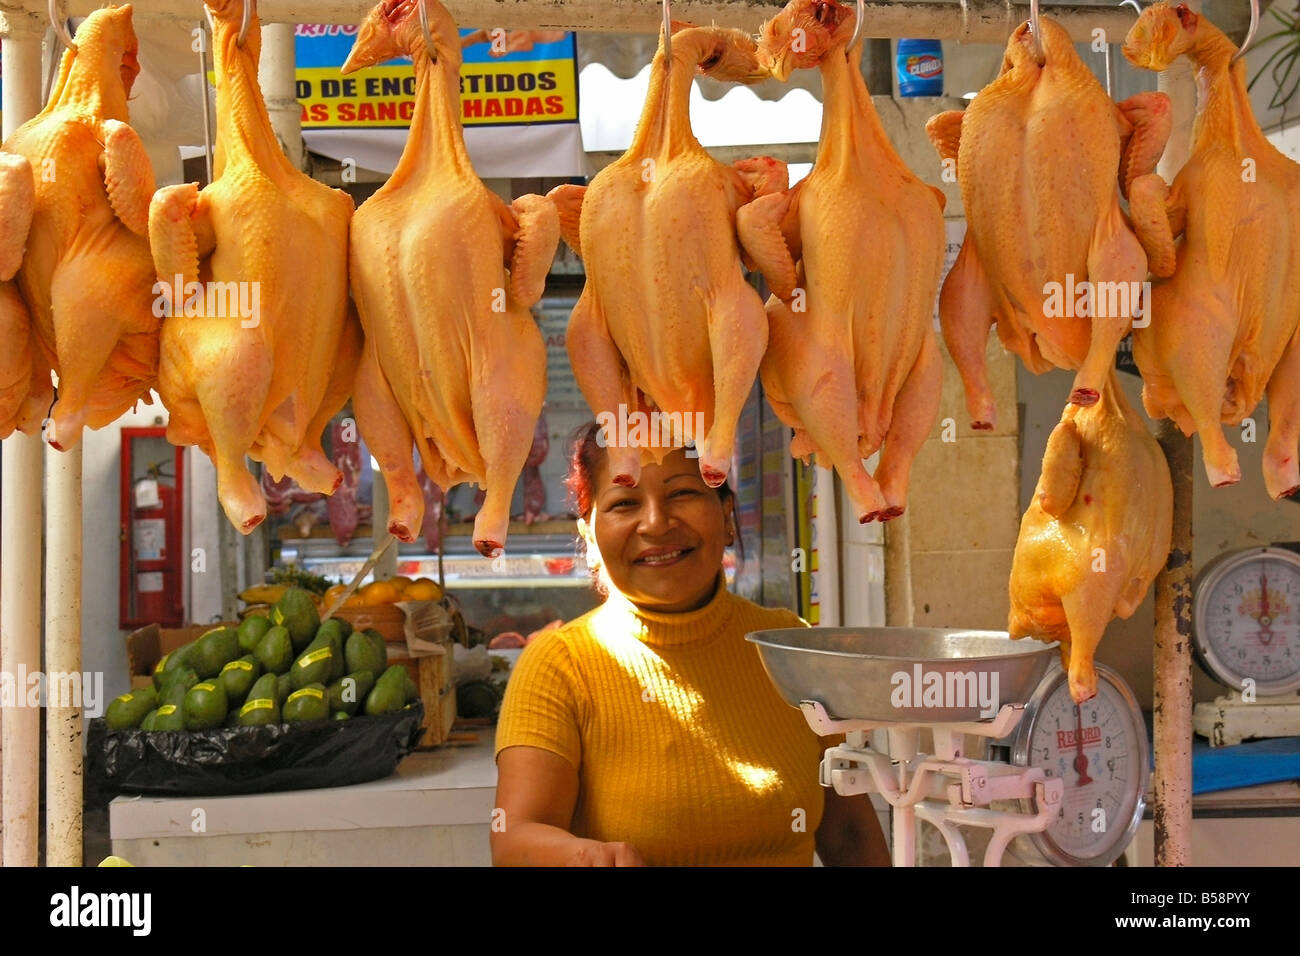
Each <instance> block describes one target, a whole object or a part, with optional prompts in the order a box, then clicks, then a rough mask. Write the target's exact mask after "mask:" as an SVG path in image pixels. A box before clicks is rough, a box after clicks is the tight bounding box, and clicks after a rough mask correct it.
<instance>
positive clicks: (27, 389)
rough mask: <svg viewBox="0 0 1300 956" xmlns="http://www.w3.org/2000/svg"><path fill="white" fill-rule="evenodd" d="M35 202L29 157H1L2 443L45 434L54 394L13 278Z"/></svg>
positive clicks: (0, 429) (0, 374)
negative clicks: (14, 437) (16, 432)
mask: <svg viewBox="0 0 1300 956" xmlns="http://www.w3.org/2000/svg"><path fill="white" fill-rule="evenodd" d="M35 200H36V186H35V182H34V181H33V179H32V167H31V164H30V163H28V162H27V158H26V157H24V156H15V155H13V154H12V153H3V152H0V341H3V342H4V343H5V348H4V351H3V353H0V438H8V437H9V436H10V435H11V434H12V433H13V431H14V429H19V430H21V431H23V432H26V433H28V434H31V433H33V432H35V431H36V430H37V429H38V428H40V424H41V419H42V418H44V417H45V412H46V410H47V409H48V408H49V407H50V401H51V399H53V397H54V389H53V388H52V387H51V385H50V368H49V362H47V361H45V360H44V356H43V354H42V352H41V348H40V344H39V343H38V342H37V341H36V339H35V336H34V335H33V332H32V317H31V315H30V314H29V313H28V311H27V303H26V302H24V301H23V296H22V293H21V292H19V291H18V283H17V282H15V281H14V274H15V273H17V271H18V267H19V266H21V265H22V261H23V246H24V244H25V241H26V238H27V231H28V229H29V228H30V227H31V221H32V212H33V207H34V206H35Z"/></svg>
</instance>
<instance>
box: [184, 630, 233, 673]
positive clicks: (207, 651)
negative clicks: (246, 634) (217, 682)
mask: <svg viewBox="0 0 1300 956" xmlns="http://www.w3.org/2000/svg"><path fill="white" fill-rule="evenodd" d="M238 656H239V632H238V631H236V630H235V629H234V628H233V627H214V628H213V629H212V630H210V631H208V632H207V633H206V634H204V635H203V636H202V637H200V638H199V639H198V640H197V641H195V642H194V650H192V651H190V654H189V657H187V658H186V661H185V663H187V664H189V666H190V667H193V668H194V670H195V671H196V672H197V673H198V675H199V679H200V680H208V679H209V678H212V677H216V676H217V675H218V674H220V673H221V668H223V667H225V666H226V665H227V664H229V663H230V662H231V661H233V660H234V659H235V658H236V657H238Z"/></svg>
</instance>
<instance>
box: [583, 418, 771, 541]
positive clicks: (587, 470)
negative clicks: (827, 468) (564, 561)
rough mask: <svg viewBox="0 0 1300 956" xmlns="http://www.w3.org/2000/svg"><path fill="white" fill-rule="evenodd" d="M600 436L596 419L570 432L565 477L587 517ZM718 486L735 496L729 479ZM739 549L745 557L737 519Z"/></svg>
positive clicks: (600, 457)
mask: <svg viewBox="0 0 1300 956" xmlns="http://www.w3.org/2000/svg"><path fill="white" fill-rule="evenodd" d="M599 436H600V424H599V423H598V422H594V421H591V422H587V423H586V424H585V425H579V426H578V427H577V428H575V429H574V430H573V433H572V434H571V435H570V436H569V442H568V444H569V454H568V458H569V474H568V477H567V478H565V479H564V485H565V487H566V488H568V489H569V495H570V497H571V498H572V499H573V504H574V506H575V509H576V510H577V513H578V517H580V518H582V519H583V520H584V521H589V520H591V509H592V507H593V505H594V503H595V484H596V472H597V471H598V470H599V469H600V465H601V462H603V461H604V458H605V449H604V448H603V447H601V444H600V441H599ZM715 490H716V491H717V493H718V500H719V501H721V502H723V503H724V504H725V503H726V502H728V501H731V500H733V499H734V498H735V497H736V493H735V492H734V491H732V490H731V484H730V483H729V482H723V483H722V484H721V485H719V486H718V487H717V489H715ZM579 547H580V548H582V547H585V543H580V544H579ZM736 551H737V553H738V554H739V555H740V557H741V560H744V557H745V543H744V541H743V540H742V539H741V537H740V523H739V521H738V520H737V521H736Z"/></svg>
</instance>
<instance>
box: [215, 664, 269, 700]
mask: <svg viewBox="0 0 1300 956" xmlns="http://www.w3.org/2000/svg"><path fill="white" fill-rule="evenodd" d="M261 676H262V665H261V664H259V663H258V662H257V658H255V657H254V656H253V655H252V654H248V655H245V656H244V657H240V658H237V659H235V660H233V661H231V662H230V663H229V664H227V665H226V666H225V667H223V668H221V674H220V675H219V676H218V677H217V680H219V681H221V684H222V686H223V687H225V688H226V697H227V699H228V700H229V701H230V707H231V708H232V709H233V708H234V707H235V705H236V704H239V703H242V702H243V700H244V698H245V697H247V696H248V689H249V688H250V687H252V686H253V684H254V682H256V680H257V679H258V678H259V677H261Z"/></svg>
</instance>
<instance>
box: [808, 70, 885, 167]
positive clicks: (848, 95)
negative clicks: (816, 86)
mask: <svg viewBox="0 0 1300 956" xmlns="http://www.w3.org/2000/svg"><path fill="white" fill-rule="evenodd" d="M819 69H820V70H821V74H822V102H823V107H822V128H821V145H820V146H818V148H817V162H816V166H817V167H820V168H823V169H825V168H829V167H831V166H840V167H845V168H847V167H851V168H854V169H873V170H879V169H880V168H881V167H882V164H881V162H880V160H881V158H882V157H883V158H885V159H886V160H887V161H888V162H890V163H892V164H894V165H898V164H900V163H901V160H899V158H898V154H897V153H896V152H895V151H894V146H893V144H892V143H890V141H889V136H888V135H887V134H886V133H885V128H884V126H882V125H881V122H880V115H879V114H878V113H877V112H876V107H875V104H874V103H873V102H872V100H871V92H870V91H869V90H868V89H867V82H866V80H864V79H863V78H862V70H861V69H860V68H859V66H858V64H857V61H856V60H853V59H851V58H850V57H848V56H846V55H845V53H844V48H843V47H836V48H834V49H832V50H830V51H828V52H827V54H826V56H825V57H824V58H823V59H822V61H821V63H820V64H819Z"/></svg>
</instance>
